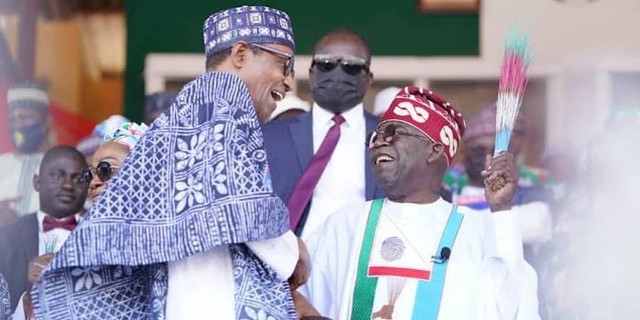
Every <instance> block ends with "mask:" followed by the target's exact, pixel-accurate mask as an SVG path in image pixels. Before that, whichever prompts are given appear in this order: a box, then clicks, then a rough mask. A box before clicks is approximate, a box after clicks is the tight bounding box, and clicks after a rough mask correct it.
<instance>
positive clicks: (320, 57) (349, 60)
mask: <svg viewBox="0 0 640 320" xmlns="http://www.w3.org/2000/svg"><path fill="white" fill-rule="evenodd" d="M338 65H340V67H341V68H342V70H343V71H344V72H346V73H347V74H350V75H352V76H354V75H356V74H358V73H360V72H362V70H365V71H366V72H367V73H368V72H369V65H368V64H367V61H366V60H365V59H362V58H359V57H352V56H332V55H326V54H317V55H315V56H313V62H312V63H311V67H313V66H315V67H316V68H317V69H318V70H319V71H321V72H329V71H331V70H333V69H335V68H336V67H337V66H338Z"/></svg>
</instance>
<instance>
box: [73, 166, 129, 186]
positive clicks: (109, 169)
mask: <svg viewBox="0 0 640 320" xmlns="http://www.w3.org/2000/svg"><path fill="white" fill-rule="evenodd" d="M119 168H120V167H116V166H112V165H111V164H110V163H109V162H106V161H100V162H99V163H98V166H97V167H96V169H95V170H93V169H92V168H87V169H85V170H84V171H83V172H82V178H81V179H82V181H83V182H84V183H89V182H91V180H93V175H94V174H95V175H97V176H98V179H100V181H102V182H107V181H109V179H111V177H113V173H114V172H115V171H116V170H117V169H119ZM94 172H95V173H94Z"/></svg>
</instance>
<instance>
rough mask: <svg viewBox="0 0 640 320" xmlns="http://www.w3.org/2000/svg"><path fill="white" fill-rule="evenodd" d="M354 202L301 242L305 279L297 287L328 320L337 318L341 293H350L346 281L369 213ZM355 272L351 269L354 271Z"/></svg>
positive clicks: (350, 286)
mask: <svg viewBox="0 0 640 320" xmlns="http://www.w3.org/2000/svg"><path fill="white" fill-rule="evenodd" d="M370 204H371V202H367V203H366V205H365V204H364V203H362V204H356V205H351V206H347V207H345V208H343V209H342V210H340V211H339V212H336V213H334V214H332V215H331V216H330V217H329V218H328V219H327V220H326V222H325V224H324V225H323V226H322V227H321V228H318V230H317V231H315V232H314V233H313V234H311V235H309V237H308V238H307V239H306V241H305V244H306V245H307V249H308V250H309V255H310V256H311V275H310V277H309V281H308V282H307V283H306V284H305V285H304V286H302V287H300V288H299V289H298V292H300V293H301V294H302V295H304V296H305V297H306V298H307V299H308V300H309V302H310V303H311V305H313V306H314V307H315V308H316V310H318V312H319V313H320V314H321V315H323V316H325V317H329V318H331V319H340V312H341V307H342V306H341V304H342V303H343V301H345V299H344V298H345V296H344V295H345V294H352V291H351V290H348V288H352V286H353V284H352V283H348V280H349V279H350V273H352V272H351V271H352V270H351V269H352V268H355V266H354V265H352V263H354V262H357V259H353V257H352V255H357V254H358V253H359V252H355V251H356V250H359V246H358V245H356V244H358V243H356V241H357V240H355V239H360V241H362V239H361V237H362V233H363V232H364V231H363V228H364V225H365V222H366V219H367V217H368V213H369V210H368V208H369V206H370ZM354 272H355V271H354Z"/></svg>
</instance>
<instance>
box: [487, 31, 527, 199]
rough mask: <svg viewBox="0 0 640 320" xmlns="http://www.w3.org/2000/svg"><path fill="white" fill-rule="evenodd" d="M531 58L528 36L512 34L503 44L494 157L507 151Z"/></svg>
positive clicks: (498, 186)
mask: <svg viewBox="0 0 640 320" xmlns="http://www.w3.org/2000/svg"><path fill="white" fill-rule="evenodd" d="M531 58H532V54H531V51H530V49H529V44H528V39H527V36H526V35H524V34H522V33H520V32H518V31H517V30H514V31H512V32H511V33H510V34H509V35H508V36H507V39H506V41H505V48H504V57H503V60H502V66H501V68H500V84H499V87H498V101H497V103H496V104H497V109H496V141H495V150H494V156H496V155H498V154H499V153H500V152H503V151H507V150H508V149H509V141H510V140H511V133H512V132H513V127H514V126H515V124H516V119H517V118H518V113H519V112H520V106H521V105H522V97H523V96H524V91H525V88H526V86H527V70H528V68H529V64H530V63H531ZM496 182H497V185H496V186H494V188H493V189H494V190H495V189H496V188H497V189H499V188H501V186H500V185H502V184H503V183H506V181H496Z"/></svg>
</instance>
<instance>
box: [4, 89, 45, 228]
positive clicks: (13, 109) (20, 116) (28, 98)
mask: <svg viewBox="0 0 640 320" xmlns="http://www.w3.org/2000/svg"><path fill="white" fill-rule="evenodd" d="M7 105H8V109H9V115H8V117H9V122H8V123H9V126H8V129H9V132H8V134H9V135H10V137H11V140H12V142H13V144H14V146H15V148H16V150H15V151H14V152H12V153H6V154H3V155H1V156H0V165H1V166H2V167H3V168H10V170H3V171H2V172H1V173H0V225H4V224H8V223H10V222H11V221H13V220H14V219H15V218H16V217H17V216H18V215H24V214H27V213H29V212H32V211H35V210H37V209H38V195H37V193H36V192H34V191H33V188H32V185H31V180H32V178H33V176H34V174H36V173H37V171H38V167H39V165H40V161H41V160H42V155H43V153H44V152H45V151H46V150H47V149H48V147H49V141H48V135H49V126H50V123H51V118H50V114H49V98H48V95H47V91H46V88H45V86H44V85H43V84H42V83H38V82H20V83H15V84H13V85H12V86H11V87H10V88H9V91H8V93H7Z"/></svg>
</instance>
